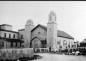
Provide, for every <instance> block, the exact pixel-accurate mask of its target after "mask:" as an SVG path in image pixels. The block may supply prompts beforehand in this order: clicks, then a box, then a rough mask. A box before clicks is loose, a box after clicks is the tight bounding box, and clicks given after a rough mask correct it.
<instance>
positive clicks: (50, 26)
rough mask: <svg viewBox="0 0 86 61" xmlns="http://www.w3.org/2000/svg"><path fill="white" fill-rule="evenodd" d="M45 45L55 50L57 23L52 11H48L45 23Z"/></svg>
mask: <svg viewBox="0 0 86 61" xmlns="http://www.w3.org/2000/svg"><path fill="white" fill-rule="evenodd" d="M47 47H48V48H51V49H50V50H51V51H56V50H57V23H56V14H55V13H54V12H53V11H51V12H50V14H49V20H48V23H47Z"/></svg>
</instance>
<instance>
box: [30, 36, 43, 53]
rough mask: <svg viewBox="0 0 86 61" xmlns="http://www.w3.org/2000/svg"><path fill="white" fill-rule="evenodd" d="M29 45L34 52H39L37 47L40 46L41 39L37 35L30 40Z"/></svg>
mask: <svg viewBox="0 0 86 61" xmlns="http://www.w3.org/2000/svg"><path fill="white" fill-rule="evenodd" d="M31 47H32V48H33V49H34V51H35V52H40V50H39V48H41V47H42V44H41V40H40V39H39V38H37V37H35V38H33V39H32V40H31Z"/></svg>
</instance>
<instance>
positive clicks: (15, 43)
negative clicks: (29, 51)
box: [0, 12, 74, 51]
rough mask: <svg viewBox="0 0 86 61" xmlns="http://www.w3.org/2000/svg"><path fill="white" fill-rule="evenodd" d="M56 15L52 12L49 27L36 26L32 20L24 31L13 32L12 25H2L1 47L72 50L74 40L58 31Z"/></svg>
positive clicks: (0, 29)
mask: <svg viewBox="0 0 86 61" xmlns="http://www.w3.org/2000/svg"><path fill="white" fill-rule="evenodd" d="M57 22H58V21H57V20H56V14H55V13H54V12H50V14H49V20H48V23H47V26H44V25H41V24H38V25H37V26H34V23H33V21H32V20H27V22H26V24H25V28H24V29H19V30H18V32H17V31H13V30H12V25H8V24H2V25H0V47H1V46H3V47H4V48H21V47H23V48H33V49H46V48H47V49H50V50H51V51H59V50H64V49H66V48H72V46H73V45H74V38H73V37H72V36H71V35H69V34H68V33H66V32H64V31H61V30H59V29H58V24H57Z"/></svg>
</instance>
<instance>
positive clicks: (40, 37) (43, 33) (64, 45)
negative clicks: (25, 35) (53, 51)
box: [32, 27, 74, 50]
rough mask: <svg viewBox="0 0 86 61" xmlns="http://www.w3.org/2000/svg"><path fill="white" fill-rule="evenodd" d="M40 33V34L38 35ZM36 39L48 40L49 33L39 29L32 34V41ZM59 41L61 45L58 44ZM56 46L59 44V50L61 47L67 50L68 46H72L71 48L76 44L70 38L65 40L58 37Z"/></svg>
mask: <svg viewBox="0 0 86 61" xmlns="http://www.w3.org/2000/svg"><path fill="white" fill-rule="evenodd" d="M39 32H40V34H38V33H39ZM35 37H38V38H39V39H42V40H44V39H45V38H47V32H46V31H45V30H44V29H43V28H41V27H38V28H36V29H35V30H34V31H33V32H32V39H33V38H35ZM58 41H59V42H60V44H58ZM64 41H65V42H64ZM56 44H57V50H59V49H60V46H62V50H64V49H66V47H67V48H68V45H70V48H71V47H72V45H73V44H74V40H73V39H69V38H64V37H57V42H56Z"/></svg>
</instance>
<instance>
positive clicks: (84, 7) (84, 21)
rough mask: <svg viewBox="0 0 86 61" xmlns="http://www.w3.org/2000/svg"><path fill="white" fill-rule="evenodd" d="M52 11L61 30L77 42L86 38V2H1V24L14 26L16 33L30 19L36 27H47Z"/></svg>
mask: <svg viewBox="0 0 86 61" xmlns="http://www.w3.org/2000/svg"><path fill="white" fill-rule="evenodd" d="M51 11H53V12H55V13H56V18H57V19H56V21H57V24H58V25H57V27H58V29H59V30H62V31H65V32H66V33H68V34H69V35H71V36H72V37H74V38H75V40H77V41H82V40H83V39H84V38H86V28H85V26H86V1H0V24H9V25H12V26H13V30H14V31H18V29H22V28H24V27H25V24H26V21H27V20H29V19H31V20H32V21H33V22H34V25H35V26H36V25H37V24H42V25H46V26H47V22H48V20H49V13H50V12H51Z"/></svg>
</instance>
